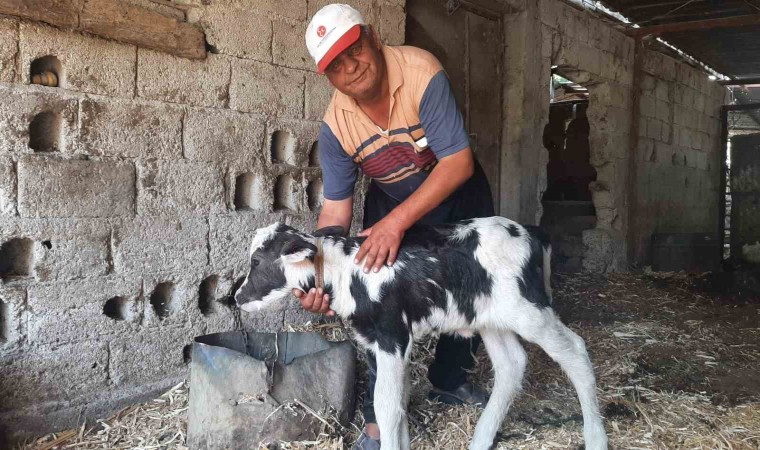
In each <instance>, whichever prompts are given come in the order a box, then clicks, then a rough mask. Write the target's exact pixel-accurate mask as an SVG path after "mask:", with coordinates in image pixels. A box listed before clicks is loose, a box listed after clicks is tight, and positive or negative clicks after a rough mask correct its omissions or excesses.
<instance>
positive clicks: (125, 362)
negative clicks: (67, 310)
mask: <svg viewBox="0 0 760 450" xmlns="http://www.w3.org/2000/svg"><path fill="white" fill-rule="evenodd" d="M201 333H202V331H201V330H200V329H196V328H180V327H172V328H159V329H150V330H144V331H142V332H140V333H135V334H133V335H131V336H125V337H124V338H122V339H117V340H113V341H111V342H110V344H109V347H110V355H111V359H110V365H109V370H110V372H111V380H112V381H113V382H114V383H115V384H116V385H117V386H124V385H140V384H144V383H149V382H156V381H159V380H162V379H164V378H167V377H171V376H177V375H181V374H186V373H187V366H186V365H185V362H184V358H183V354H182V350H183V348H184V347H185V346H186V345H188V344H191V343H192V341H193V338H194V337H195V336H197V335H198V334H201Z"/></svg>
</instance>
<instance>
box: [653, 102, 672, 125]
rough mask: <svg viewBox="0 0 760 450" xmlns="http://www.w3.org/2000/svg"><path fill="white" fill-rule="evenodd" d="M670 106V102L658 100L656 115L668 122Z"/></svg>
mask: <svg viewBox="0 0 760 450" xmlns="http://www.w3.org/2000/svg"><path fill="white" fill-rule="evenodd" d="M670 107H671V105H670V103H668V102H666V101H663V100H657V113H656V114H655V117H657V118H658V119H659V120H662V121H663V122H668V121H669V120H670Z"/></svg>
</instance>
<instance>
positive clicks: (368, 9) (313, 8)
mask: <svg viewBox="0 0 760 450" xmlns="http://www.w3.org/2000/svg"><path fill="white" fill-rule="evenodd" d="M331 3H335V2H333V1H331V0H309V18H311V17H312V16H314V14H315V13H316V12H317V11H319V10H320V9H322V8H323V7H324V6H326V5H329V4H331ZM341 3H345V4H347V5H351V6H352V7H353V8H355V9H356V10H357V11H359V12H360V13H361V14H362V16H364V20H365V21H366V22H367V23H369V24H373V25H374V24H375V17H376V12H375V10H374V7H376V6H375V4H376V3H377V2H372V1H370V0H346V1H343V2H341ZM304 21H306V20H304Z"/></svg>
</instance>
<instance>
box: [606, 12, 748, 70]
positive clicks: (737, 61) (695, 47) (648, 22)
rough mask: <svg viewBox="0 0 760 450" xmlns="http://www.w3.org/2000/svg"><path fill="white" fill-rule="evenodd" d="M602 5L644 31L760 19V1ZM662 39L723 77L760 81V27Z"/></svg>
mask: <svg viewBox="0 0 760 450" xmlns="http://www.w3.org/2000/svg"><path fill="white" fill-rule="evenodd" d="M602 3H603V4H605V5H606V6H608V7H609V8H610V9H612V10H615V11H617V12H620V13H621V14H622V15H624V16H626V17H627V18H629V19H630V20H631V21H632V22H633V23H635V24H637V25H639V26H642V27H646V26H652V25H662V24H672V23H679V22H691V21H699V20H708V19H720V18H726V17H737V16H747V15H760V0H643V1H642V0H604V1H602ZM661 37H662V38H663V39H664V40H666V41H668V42H670V43H671V44H673V45H674V46H676V47H678V48H680V49H681V50H683V51H684V52H686V53H688V54H690V55H691V56H693V57H695V58H697V59H698V60H700V61H702V62H704V63H705V64H707V65H709V66H710V67H712V68H714V69H715V70H717V71H718V72H721V73H723V74H724V75H728V76H730V77H732V78H756V77H760V25H750V26H743V27H737V28H714V29H709V30H699V31H682V32H678V33H664V34H662V36H661Z"/></svg>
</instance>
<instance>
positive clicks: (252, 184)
mask: <svg viewBox="0 0 760 450" xmlns="http://www.w3.org/2000/svg"><path fill="white" fill-rule="evenodd" d="M266 154H267V155H268V154H269V151H268V150H267V151H266ZM276 180H277V178H276V176H275V175H274V174H273V173H272V172H271V170H270V169H269V168H260V167H258V166H256V165H251V164H248V163H232V164H230V166H229V170H228V171H227V182H226V186H228V189H227V205H228V206H229V209H231V210H235V211H238V212H243V211H255V212H257V213H259V214H261V213H270V212H272V209H273V207H274V186H275V182H276Z"/></svg>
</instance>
